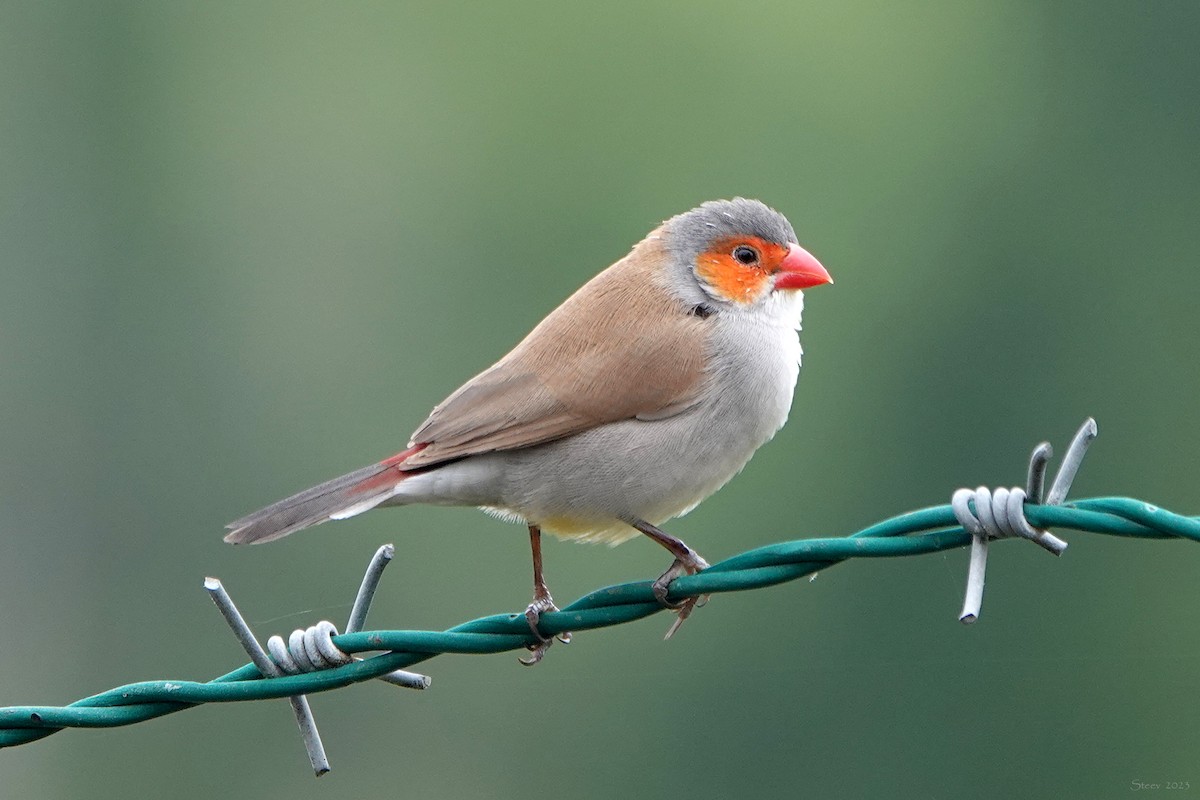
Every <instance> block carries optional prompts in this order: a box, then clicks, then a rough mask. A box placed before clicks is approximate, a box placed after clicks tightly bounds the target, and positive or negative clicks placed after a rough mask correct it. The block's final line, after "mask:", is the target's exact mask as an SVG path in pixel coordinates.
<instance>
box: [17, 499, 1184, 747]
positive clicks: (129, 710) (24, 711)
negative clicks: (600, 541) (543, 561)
mask: <svg viewBox="0 0 1200 800" xmlns="http://www.w3.org/2000/svg"><path fill="white" fill-rule="evenodd" d="M1024 510H1025V513H1026V516H1027V518H1028V520H1029V522H1030V524H1032V525H1033V526H1035V527H1037V528H1051V527H1054V528H1068V529H1074V530H1078V531H1086V532H1090V533H1099V534H1105V535H1111V536H1125V537H1133V538H1146V539H1169V538H1183V539H1191V540H1193V541H1200V517H1187V516H1183V515H1180V514H1175V513H1173V512H1170V511H1167V510H1166V509H1163V508H1159V507H1158V506H1154V505H1151V504H1150V503H1146V502H1143V501H1141V500H1135V499H1131V498H1125V497H1099V498H1092V499H1087V500H1079V501H1075V502H1072V503H1067V504H1064V505H1039V504H1034V503H1031V502H1030V503H1026V505H1025V507H1024ZM970 542H971V536H970V535H969V534H968V533H967V532H966V531H965V530H964V529H963V528H962V527H961V526H960V525H959V524H958V521H957V519H956V517H955V515H954V512H953V510H952V508H951V506H950V505H941V506H935V507H932V508H925V509H921V510H918V511H913V512H910V513H907V514H901V515H900V516H897V517H892V518H891V519H888V520H885V521H883V522H880V523H877V524H875V525H871V526H870V527H867V528H864V529H863V530H861V531H859V532H857V533H855V534H853V535H851V536H847V537H839V538H825V539H797V540H794V541H789V542H780V543H778V544H772V545H767V546H765V547H759V548H756V549H753V550H749V551H747V552H744V553H741V554H739V555H735V556H732V557H730V558H728V559H726V560H724V561H721V562H719V563H717V564H714V565H712V566H711V567H710V568H709V569H707V570H705V571H704V572H702V573H700V574H697V575H688V576H683V577H679V578H676V579H675V580H674V581H673V582H672V583H671V586H670V593H669V599H670V600H672V601H678V600H681V599H683V598H685V597H693V596H697V595H702V594H716V593H721V592H737V591H743V590H746V589H757V588H760V587H763V586H772V585H775V584H778V583H784V582H786V581H792V580H796V579H797V578H801V577H804V576H805V575H811V574H813V573H815V572H817V571H819V570H823V569H827V568H829V567H830V566H832V565H834V564H838V563H840V562H842V561H846V560H849V559H852V558H894V557H900V556H914V555H921V554H924V553H936V552H940V551H943V550H950V549H953V548H957V547H963V546H965V545H967V544H969V543H970ZM662 610H663V607H662V606H661V605H660V604H659V603H658V602H657V601H656V600H655V598H654V593H653V590H652V589H651V581H636V582H632V583H624V584H619V585H615V586H608V587H606V588H603V589H598V590H596V591H594V592H592V593H590V594H587V595H585V596H583V597H581V598H579V599H578V600H576V601H575V602H573V603H571V604H570V605H569V606H566V607H565V608H563V609H562V610H560V611H554V612H547V613H544V614H542V616H541V622H540V625H539V628H540V630H541V631H542V633H543V634H546V635H554V634H557V633H562V632H565V631H581V630H589V629H592V628H603V627H607V626H610V625H620V624H622V623H625V622H631V621H633V620H636V619H641V618H643V617H648V616H650V615H651V614H656V613H658V612H660V611H662ZM333 642H334V644H336V645H337V647H338V648H340V649H341V650H342V651H344V652H346V653H366V652H378V651H386V652H383V653H381V654H378V655H374V656H371V657H368V658H365V659H363V660H361V661H354V662H352V663H349V664H346V665H343V666H339V667H335V668H331V669H326V670H322V671H319V672H309V673H304V674H299V675H287V676H283V677H277V678H263V677H262V675H261V674H260V673H259V671H258V669H257V668H256V667H255V666H254V665H253V664H247V665H245V666H243V667H240V668H238V669H236V670H234V671H233V672H230V673H228V674H226V675H222V676H221V677H219V678H215V679H213V680H211V681H209V682H207V683H200V682H196V681H143V682H140V683H131V684H128V685H125V686H120V687H117V688H115V689H110V690H109V691H107V692H102V693H100V694H96V695H92V696H91V697H85V698H83V699H82V700H78V701H76V702H74V703H71V704H70V705H68V706H62V707H60V706H12V707H9V708H0V747H12V746H15V745H19V744H26V743H28V742H32V741H35V740H37V739H41V738H44V737H46V736H49V735H50V734H52V733H56V732H58V731H59V730H62V729H63V728H109V727H116V726H120V725H131V724H133V723H136V722H144V721H146V720H149V719H154V718H156V717H161V716H164V715H166V714H171V713H174V712H176V711H182V710H183V709H186V708H192V707H193V706H195V705H198V704H201V703H228V702H241V701H245V700H268V699H276V698H283V697H290V696H294V695H300V694H312V693H315V692H325V691H329V690H332V689H338V688H341V687H343V686H349V685H350V684H353V683H360V682H362V681H366V680H370V679H373V678H377V677H379V676H381V675H385V674H387V673H389V672H392V671H393V670H397V669H405V668H407V667H411V666H413V665H414V664H418V663H420V662H422V661H426V660H428V659H430V658H433V657H434V656H436V655H440V654H445V653H474V654H483V653H501V652H505V651H509V650H521V649H524V648H528V647H530V646H532V645H535V644H536V643H537V640H536V639H535V638H534V637H533V635H532V632H531V631H530V630H529V627H528V624H527V623H526V620H525V616H524V614H523V613H516V614H495V615H492V616H488V617H481V618H479V619H475V620H472V621H470V622H466V623H463V624H462V625H458V626H456V627H454V628H450V629H449V630H446V631H405V630H380V631H364V632H358V633H344V634H340V635H338V636H334V637H333Z"/></svg>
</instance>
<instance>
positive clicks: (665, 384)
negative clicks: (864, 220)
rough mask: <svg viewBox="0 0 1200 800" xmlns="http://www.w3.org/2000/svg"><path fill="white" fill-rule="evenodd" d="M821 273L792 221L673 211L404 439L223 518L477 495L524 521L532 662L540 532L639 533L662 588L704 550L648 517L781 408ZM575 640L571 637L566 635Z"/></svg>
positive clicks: (728, 464) (740, 204) (691, 568)
mask: <svg viewBox="0 0 1200 800" xmlns="http://www.w3.org/2000/svg"><path fill="white" fill-rule="evenodd" d="M828 283H833V279H832V278H831V277H830V274H829V272H828V271H827V270H826V269H825V267H824V266H823V265H822V264H821V262H820V261H818V260H817V259H816V258H815V257H814V256H813V255H812V254H810V253H809V252H808V251H807V250H805V249H804V248H803V247H801V246H800V244H799V243H798V241H797V237H796V233H795V231H794V229H793V228H792V225H791V223H790V222H788V220H787V218H786V217H785V216H784V215H783V214H781V213H779V212H778V211H775V210H774V209H772V208H770V207H768V206H767V205H765V204H763V203H762V202H760V201H758V200H751V199H746V198H741V197H735V198H733V199H731V200H713V201H708V202H705V203H702V204H701V205H699V206H698V207H696V208H693V209H692V210H690V211H687V212H684V213H682V214H678V215H676V216H673V217H671V218H669V219H667V220H666V221H665V222H663V223H662V224H660V225H659V226H658V227H656V228H655V229H654V230H652V231H651V232H650V233H649V234H647V235H646V237H645V238H643V239H642V240H641V241H640V242H638V243H637V244H636V245H634V247H633V249H632V250H631V251H630V252H629V253H628V254H627V255H626V256H624V257H623V258H621V259H620V260H618V261H617V262H615V263H614V264H612V265H611V266H609V267H608V268H607V269H605V270H603V271H602V272H600V273H599V274H597V275H596V276H595V277H593V278H592V279H591V280H589V281H588V282H587V283H585V284H584V285H583V286H582V287H581V288H580V289H578V290H577V291H576V292H575V293H574V294H572V295H571V296H570V297H568V298H567V299H566V300H565V301H564V302H563V303H562V304H561V305H559V306H558V307H557V308H556V309H554V310H553V311H552V312H551V313H550V314H549V315H548V316H546V317H545V318H544V319H543V320H542V321H541V322H540V323H539V324H538V325H537V326H536V327H534V329H533V330H532V331H531V332H530V333H529V334H528V335H527V336H526V337H525V338H524V339H523V340H521V342H520V343H518V344H517V345H516V347H514V348H513V349H512V350H511V351H510V352H509V353H508V354H507V355H505V356H503V357H502V358H501V359H500V360H499V361H497V362H496V363H495V364H494V365H492V366H490V367H488V368H487V369H485V370H484V371H483V372H481V373H479V374H478V375H476V376H475V377H473V378H471V379H470V380H468V381H467V382H466V383H464V384H463V385H462V386H461V387H459V388H458V389H457V390H456V391H454V392H453V393H451V394H450V395H449V396H448V397H447V398H446V399H445V400H444V401H442V402H441V403H439V404H438V405H437V406H436V407H435V408H434V409H433V411H432V412H430V414H429V416H428V417H427V418H426V419H425V421H424V422H422V423H421V424H420V425H419V426H417V428H416V430H415V431H414V433H413V434H412V436H411V437H410V438H409V440H408V444H407V446H406V448H405V449H404V450H402V451H401V452H399V453H397V454H396V455H393V456H391V457H389V458H385V459H383V460H382V461H378V462H376V463H373V464H371V465H369V466H366V467H362V468H361V469H357V470H355V471H353V472H350V473H348V474H346V475H342V476H341V477H338V478H334V479H332V480H329V481H326V482H324V483H321V484H319V485H317V486H314V487H312V488H310V489H306V490H304V491H302V492H299V493H297V494H294V495H292V496H291V497H288V498H286V499H283V500H280V501H278V502H276V503H273V504H271V505H269V506H266V507H265V508H263V509H261V510H259V511H255V512H254V513H252V514H248V515H246V516H244V517H241V518H240V519H237V520H235V521H233V522H231V523H229V524H228V525H227V526H226V528H227V529H228V531H229V533H228V535H226V536H225V541H227V542H231V543H234V544H242V543H262V542H270V541H273V540H275V539H279V538H282V537H284V536H287V535H289V534H291V533H293V532H295V531H298V530H301V529H303V528H308V527H311V526H313V525H318V524H321V523H323V522H326V521H328V520H344V519H348V518H350V517H354V516H356V515H358V514H361V513H363V512H366V511H369V510H371V509H375V508H382V507H389V506H400V505H409V504H414V503H425V504H433V505H445V506H476V507H479V508H482V509H483V510H485V511H488V512H490V513H492V514H494V515H496V516H499V517H501V518H502V519H506V520H509V521H512V522H518V523H521V524H523V525H524V526H525V527H526V528H527V529H528V532H529V541H530V549H531V554H532V558H533V579H534V592H533V599H532V601H531V602H530V604H529V606H528V607H527V608H526V611H525V618H526V620H527V621H528V624H529V628H530V630H531V631H532V633H533V637H534V644H531V645H529V650H530V651H531V652H532V656H531V657H530V658H529V659H522V663H526V664H532V663H537V661H538V660H540V659H541V657H542V655H543V654H544V653H545V651H546V648H547V647H549V645H550V644H551V643H552V642H553V637H545V636H543V635H542V634H541V632H540V631H539V629H538V622H539V620H540V618H541V614H542V613H545V612H548V611H555V610H557V607H556V606H555V605H554V600H553V597H552V596H551V594H550V590H549V588H548V587H547V584H546V581H545V579H544V576H543V570H542V547H541V536H542V533H543V532H547V533H550V534H554V535H557V536H558V537H560V538H570V539H576V540H580V541H591V542H606V543H609V544H611V545H615V544H619V543H621V542H624V541H627V540H629V539H632V538H635V537H637V536H638V535H639V534H644V535H646V536H648V537H649V538H650V539H652V540H654V541H655V542H657V543H658V544H659V545H661V546H662V547H663V548H665V549H666V550H667V551H668V552H669V553H670V554H671V556H672V557H673V559H674V560H673V561H672V563H671V566H670V567H669V568H668V569H667V570H666V571H665V572H663V573H662V575H661V576H659V578H658V579H657V580H655V581H654V582H653V584H652V588H653V591H654V596H655V597H656V598H657V599H658V601H659V602H660V603H661V604H662V605H664V606H666V607H668V608H672V609H674V610H675V611H676V613H677V618H676V620H675V621H674V623H673V624H672V626H671V628H670V629H669V630H668V632H667V636H668V637H669V636H670V635H671V634H673V633H674V632H675V630H676V629H677V628H678V626H679V624H681V623H682V622H683V620H685V619H687V618H688V616H689V615H690V614H691V612H692V611H693V609H694V608H695V607H696V606H697V603H698V602H699V601H700V599H699V598H696V597H690V598H687V599H685V600H683V601H682V602H676V603H672V602H669V601H668V599H667V595H668V591H669V586H670V583H671V581H672V580H674V579H675V578H676V577H678V576H680V575H691V574H695V573H697V572H699V571H701V570H703V569H706V568H707V567H708V563H707V562H706V561H705V560H704V559H703V558H702V557H701V556H700V555H699V554H698V553H697V552H696V551H695V550H693V549H692V548H691V547H689V546H688V545H687V544H685V543H684V542H683V541H682V540H680V539H677V538H675V537H674V536H672V535H670V534H668V533H667V532H665V531H663V530H662V529H661V528H660V527H659V526H660V525H662V524H663V523H665V522H666V521H668V520H670V519H673V518H675V517H679V516H681V515H683V514H686V513H688V512H689V511H691V510H692V509H693V508H695V507H696V506H697V505H698V504H699V503H700V502H701V501H702V500H704V499H705V498H707V497H708V496H709V495H711V494H712V493H713V492H715V491H716V490H717V489H719V488H721V487H722V486H723V485H724V484H725V483H726V482H727V481H729V480H730V479H731V478H732V477H733V476H734V475H736V474H737V473H738V472H740V471H741V469H742V468H743V467H744V466H745V465H746V463H747V462H748V461H749V460H750V458H751V456H752V455H753V454H754V452H755V451H756V450H757V449H758V448H759V447H760V446H761V445H763V444H765V443H766V442H767V441H768V440H770V439H771V438H772V437H773V436H774V435H775V433H776V432H777V431H778V430H779V429H780V428H781V427H783V424H784V423H785V422H786V421H787V417H788V412H789V410H790V407H791V405H792V396H793V392H794V389H795V385H796V381H797V378H798V376H799V371H800V356H801V348H800V340H799V330H800V318H801V312H802V310H803V306H804V296H803V290H805V289H809V288H812V287H816V286H820V285H822V284H828ZM559 638H560V640H562V641H569V639H570V634H569V633H567V634H560V636H559Z"/></svg>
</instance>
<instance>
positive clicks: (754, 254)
mask: <svg viewBox="0 0 1200 800" xmlns="http://www.w3.org/2000/svg"><path fill="white" fill-rule="evenodd" d="M733 257H734V258H736V259H737V261H738V263H739V264H745V265H746V266H749V265H751V264H757V263H758V251H757V250H755V249H754V248H753V247H750V246H748V245H744V244H739V245H738V246H737V247H735V248H733Z"/></svg>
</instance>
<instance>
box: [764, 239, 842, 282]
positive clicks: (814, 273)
mask: <svg viewBox="0 0 1200 800" xmlns="http://www.w3.org/2000/svg"><path fill="white" fill-rule="evenodd" d="M823 283H833V278H831V277H830V276H829V271H828V270H827V269H825V267H823V266H821V262H820V261H817V259H816V258H815V257H813V254H812V253H810V252H808V251H807V250H805V249H804V248H803V247H801V246H800V245H798V244H789V245H788V254H787V255H786V256H784V257H783V261H780V262H779V272H777V273H775V288H776V289H808V288H811V287H813V286H820V285H821V284H823Z"/></svg>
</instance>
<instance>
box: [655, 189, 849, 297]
mask: <svg viewBox="0 0 1200 800" xmlns="http://www.w3.org/2000/svg"><path fill="white" fill-rule="evenodd" d="M662 233H663V234H664V237H663V238H664V240H665V242H666V245H667V247H668V248H669V250H670V251H671V253H672V255H673V256H674V260H675V262H676V264H677V265H679V266H680V267H681V268H682V269H683V270H685V271H686V273H687V274H686V275H684V276H679V277H683V278H690V279H691V280H693V281H694V282H695V284H696V285H698V287H699V289H700V290H701V291H702V292H703V294H704V295H706V296H707V298H708V299H709V300H711V301H713V302H714V303H716V304H718V305H721V306H735V307H737V306H740V307H743V308H745V307H755V306H759V305H762V304H765V303H767V302H768V299H769V298H770V297H771V296H772V295H773V294H774V293H777V292H793V291H796V290H800V289H808V288H810V287H813V286H820V285H821V284H823V283H833V278H831V277H830V276H829V272H828V271H826V269H825V267H823V266H821V262H819V261H817V259H816V258H814V257H813V256H812V255H811V254H810V253H809V252H808V251H807V250H805V249H804V248H803V247H801V246H800V245H799V244H797V242H796V232H795V231H794V230H792V225H791V223H790V222H788V221H787V218H786V217H784V216H783V215H782V214H780V213H779V212H778V211H775V210H774V209H772V208H768V207H767V206H766V205H764V204H762V203H760V202H759V201H757V200H747V199H745V198H741V197H737V198H734V199H733V200H712V201H710V202H707V203H704V204H703V205H701V206H700V207H698V208H694V209H692V210H691V211H688V212H686V213H684V214H680V215H679V216H676V217H672V218H671V219H669V220H667V221H666V222H665V223H663V226H662Z"/></svg>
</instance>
